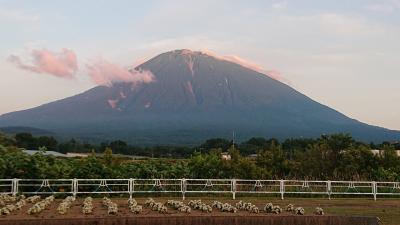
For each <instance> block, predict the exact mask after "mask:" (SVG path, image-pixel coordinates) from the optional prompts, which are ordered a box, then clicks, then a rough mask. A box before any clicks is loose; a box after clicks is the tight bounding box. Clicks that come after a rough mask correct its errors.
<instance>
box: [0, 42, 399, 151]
mask: <svg viewBox="0 0 400 225" xmlns="http://www.w3.org/2000/svg"><path fill="white" fill-rule="evenodd" d="M136 69H143V70H149V71H151V72H152V73H153V74H154V76H155V80H154V81H153V82H150V83H142V84H131V83H126V82H115V83H113V85H112V86H96V87H94V88H92V89H89V90H87V91H85V92H83V93H80V94H78V95H75V96H71V97H68V98H65V99H62V100H59V101H55V102H51V103H47V104H44V105H41V106H38V107H35V108H32V109H27V110H23V111H17V112H13V113H8V114H3V115H2V116H0V126H10V125H12V126H17V125H18V126H32V127H37V128H41V129H46V130H51V131H53V132H55V133H61V134H66V135H72V136H74V135H77V136H85V137H87V138H89V139H90V138H91V137H93V138H99V139H101V138H128V139H129V141H131V142H134V143H138V144H140V143H141V141H140V140H142V141H143V140H145V141H144V142H146V143H153V142H154V143H161V144H162V143H178V144H179V143H195V142H199V141H201V140H203V139H205V138H210V137H217V136H219V137H220V136H229V134H231V132H232V130H236V133H238V134H239V138H240V137H242V138H246V137H250V136H271V137H277V138H287V137H300V136H303V137H315V136H319V135H321V134H323V133H326V134H328V133H336V132H344V133H351V134H352V135H353V136H354V137H356V138H357V139H360V140H366V141H381V140H392V139H399V137H400V132H399V131H393V130H389V129H386V128H381V127H377V126H371V125H368V124H365V123H362V122H359V121H357V120H355V119H352V118H349V117H347V116H346V115H344V114H342V113H340V112H338V111H336V110H334V109H332V108H329V107H328V106H326V105H323V104H320V103H318V102H316V101H314V100H313V99H311V98H309V97H308V96H306V95H304V94H302V93H300V92H298V91H297V90H295V89H293V88H292V87H290V86H288V85H286V84H284V83H282V82H280V81H277V80H275V79H273V78H271V77H269V76H267V75H265V74H262V73H260V72H257V71H254V70H251V69H249V68H247V67H245V66H243V65H239V64H237V63H234V62H231V61H227V60H224V59H219V58H216V57H214V56H211V55H207V54H205V53H202V52H194V51H190V50H185V49H183V50H175V51H170V52H165V53H162V54H160V55H157V56H156V57H154V58H152V59H150V60H148V61H147V62H145V63H143V64H141V65H139V66H138V67H136ZM32 118H34V119H32ZM211 135H213V136H211Z"/></svg>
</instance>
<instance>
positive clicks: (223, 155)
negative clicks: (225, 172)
mask: <svg viewBox="0 0 400 225" xmlns="http://www.w3.org/2000/svg"><path fill="white" fill-rule="evenodd" d="M221 159H222V160H231V159H232V157H231V155H230V154H229V153H228V152H222V153H221Z"/></svg>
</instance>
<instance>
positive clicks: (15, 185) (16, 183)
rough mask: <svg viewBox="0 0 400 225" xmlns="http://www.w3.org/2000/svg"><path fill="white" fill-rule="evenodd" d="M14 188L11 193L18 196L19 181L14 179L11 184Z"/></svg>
mask: <svg viewBox="0 0 400 225" xmlns="http://www.w3.org/2000/svg"><path fill="white" fill-rule="evenodd" d="M11 184H12V186H11V192H12V195H13V196H16V195H17V193H18V179H17V178H14V179H13V180H12V182H11Z"/></svg>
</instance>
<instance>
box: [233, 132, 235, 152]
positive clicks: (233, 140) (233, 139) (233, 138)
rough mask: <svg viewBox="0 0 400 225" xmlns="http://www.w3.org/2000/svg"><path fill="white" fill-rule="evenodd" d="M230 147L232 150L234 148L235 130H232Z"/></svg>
mask: <svg viewBox="0 0 400 225" xmlns="http://www.w3.org/2000/svg"><path fill="white" fill-rule="evenodd" d="M232 147H233V150H235V131H234V130H233V131H232Z"/></svg>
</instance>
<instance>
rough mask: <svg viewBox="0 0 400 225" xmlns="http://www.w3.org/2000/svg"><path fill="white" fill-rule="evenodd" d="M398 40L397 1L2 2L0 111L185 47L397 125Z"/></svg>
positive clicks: (73, 90)
mask: <svg viewBox="0 0 400 225" xmlns="http://www.w3.org/2000/svg"><path fill="white" fill-rule="evenodd" d="M143 2H146V3H143ZM399 40H400V0H386V1H385V0H376V1H372V0H371V1H369V0H342V1H340V0H336V1H320V0H315V1H301V0H296V1H294V0H293V1H289V0H287V1H284V0H283V1H279V0H277V1H266V0H261V1H232V0H229V1H228V0H227V1H222V0H221V1H216V0H210V1H208V0H202V1H184V0H182V1H177V0H175V1H172V0H171V1H149V0H146V1H131V0H129V1H128V0H127V1H117V0H115V1H100V0H93V1H89V0H86V1H50V0H49V1H40V0H35V1H18V0H9V1H3V0H0V76H1V80H0V102H1V104H0V114H2V113H6V112H10V111H14V110H20V109H26V108H30V107H34V106H38V105H40V104H43V103H47V102H49V101H53V100H57V99H62V98H65V97H68V96H71V95H74V94H78V93H80V92H82V91H85V90H87V89H89V88H91V87H93V86H94V85H95V84H94V83H93V82H91V80H90V79H89V77H88V76H87V74H88V68H87V67H86V64H90V63H92V62H93V61H96V60H99V59H103V60H107V61H108V62H112V63H115V64H117V65H120V66H129V65H132V64H137V63H138V62H142V61H143V60H145V59H149V58H150V57H152V56H155V55H157V54H159V53H162V52H164V51H168V50H173V49H182V48H188V49H192V50H211V51H213V52H216V53H218V54H221V55H237V56H240V57H242V58H244V59H247V60H250V61H252V62H254V63H256V64H258V65H260V66H262V67H263V68H264V69H266V70H276V71H279V72H280V73H281V74H282V76H283V77H284V80H285V81H286V83H289V84H290V85H291V86H292V87H294V88H295V89H297V90H299V91H300V92H302V93H304V94H306V95H308V96H310V97H311V98H313V99H315V100H317V101H319V102H321V103H323V104H326V105H328V106H330V107H332V108H335V109H337V110H338V111H340V112H342V113H344V114H346V115H348V116H350V117H352V118H355V119H358V120H360V121H363V122H367V123H370V124H374V125H379V126H384V127H388V128H392V129H400V41H399ZM50 64H51V66H50ZM50 74H53V75H50Z"/></svg>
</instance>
